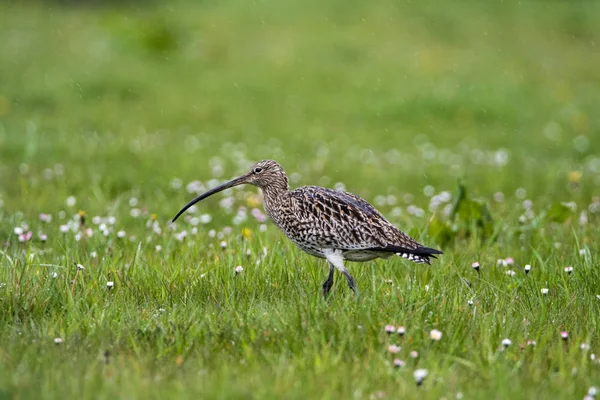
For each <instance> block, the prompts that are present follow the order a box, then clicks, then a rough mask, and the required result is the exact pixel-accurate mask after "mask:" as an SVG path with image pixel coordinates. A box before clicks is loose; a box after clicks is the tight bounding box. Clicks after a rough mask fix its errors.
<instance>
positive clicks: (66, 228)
mask: <svg viewBox="0 0 600 400" xmlns="http://www.w3.org/2000/svg"><path fill="white" fill-rule="evenodd" d="M60 231H61V232H62V233H67V232H69V225H61V226H60Z"/></svg>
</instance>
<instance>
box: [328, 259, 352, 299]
mask: <svg viewBox="0 0 600 400" xmlns="http://www.w3.org/2000/svg"><path fill="white" fill-rule="evenodd" d="M324 254H325V258H326V259H327V261H329V264H332V265H333V266H334V267H335V268H337V270H338V271H340V272H341V273H342V274H344V277H345V278H346V280H347V281H348V286H349V287H350V289H352V290H353V291H354V294H356V297H358V289H357V288H356V283H355V282H354V278H353V277H352V275H350V272H348V270H346V268H345V267H344V257H343V256H342V253H341V251H339V250H335V251H333V250H327V251H325V252H324ZM330 273H331V272H330Z"/></svg>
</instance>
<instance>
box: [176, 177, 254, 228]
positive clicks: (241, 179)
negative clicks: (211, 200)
mask: <svg viewBox="0 0 600 400" xmlns="http://www.w3.org/2000/svg"><path fill="white" fill-rule="evenodd" d="M244 183H248V174H246V175H242V176H240V177H238V178H235V179H232V180H230V181H229V182H226V183H224V184H222V185H219V186H217V187H216V188H213V189H210V190H209V191H207V192H205V193H203V194H201V195H200V196H198V197H196V198H195V199H194V200H192V201H190V202H189V203H187V204H186V205H185V206H184V207H183V208H182V209H181V210H180V211H179V212H178V213H177V215H176V216H175V218H173V219H172V220H171V222H175V220H176V219H177V218H179V216H180V215H181V214H183V213H184V212H185V211H186V210H187V209H188V208H190V207H191V206H193V205H194V204H196V203H197V202H199V201H201V200H204V199H205V198H207V197H210V196H212V195H213V194H215V193H219V192H222V191H223V190H225V189H229V188H232V187H234V186H238V185H242V184H244Z"/></svg>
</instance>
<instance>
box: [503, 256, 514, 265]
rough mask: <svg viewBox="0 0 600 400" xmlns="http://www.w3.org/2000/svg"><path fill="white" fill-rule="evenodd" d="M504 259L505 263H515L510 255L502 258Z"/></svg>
mask: <svg viewBox="0 0 600 400" xmlns="http://www.w3.org/2000/svg"><path fill="white" fill-rule="evenodd" d="M504 261H505V263H506V264H505V265H513V264H514V263H515V260H514V259H513V258H512V257H507V258H505V259H504Z"/></svg>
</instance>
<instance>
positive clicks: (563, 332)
mask: <svg viewBox="0 0 600 400" xmlns="http://www.w3.org/2000/svg"><path fill="white" fill-rule="evenodd" d="M560 338H561V339H562V340H565V341H566V340H567V339H569V332H567V331H562V332H561V333H560Z"/></svg>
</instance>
